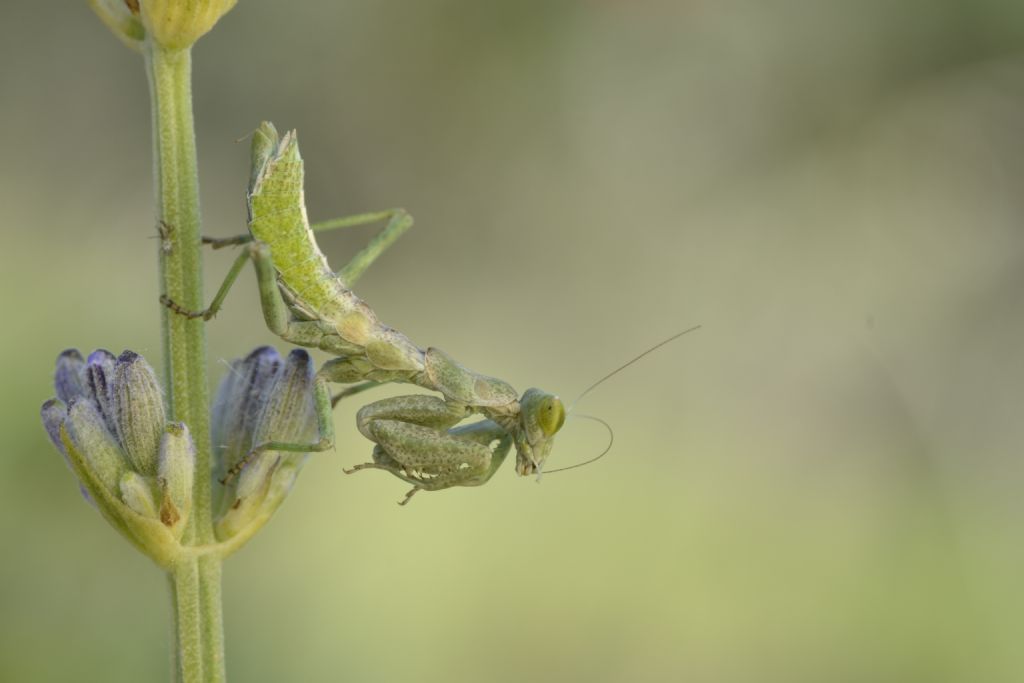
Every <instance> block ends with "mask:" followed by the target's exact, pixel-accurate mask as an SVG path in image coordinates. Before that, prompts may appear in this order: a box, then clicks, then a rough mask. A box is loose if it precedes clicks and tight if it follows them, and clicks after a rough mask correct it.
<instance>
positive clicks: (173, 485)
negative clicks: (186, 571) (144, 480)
mask: <svg viewBox="0 0 1024 683" xmlns="http://www.w3.org/2000/svg"><path fill="white" fill-rule="evenodd" d="M195 464H196V450H195V446H194V445H193V444H192V437H191V435H190V434H189V431H188V427H186V426H185V424H184V423H182V422H172V423H170V424H168V425H167V428H166V430H165V431H164V435H163V440H162V441H161V443H160V465H159V475H158V478H157V481H158V482H159V484H160V489H161V493H162V494H163V498H162V499H161V502H160V521H161V522H163V524H164V526H167V527H175V525H177V524H178V523H179V522H180V526H179V527H178V528H179V530H180V531H184V529H185V524H186V523H187V522H188V516H189V515H190V514H191V512H192V482H193V479H194V472H195ZM179 536H180V534H179Z"/></svg>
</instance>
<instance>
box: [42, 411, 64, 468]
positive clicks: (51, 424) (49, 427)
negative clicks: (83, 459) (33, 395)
mask: <svg viewBox="0 0 1024 683" xmlns="http://www.w3.org/2000/svg"><path fill="white" fill-rule="evenodd" d="M39 415H40V417H42V418H43V427H44V428H45V429H46V434H47V436H49V437H50V441H52V442H53V445H54V446H56V447H57V450H58V451H60V452H61V454H62V455H63V456H64V459H65V460H67V458H68V452H67V450H66V449H65V448H64V442H63V441H61V438H60V426H61V425H62V424H64V420H66V419H67V418H68V409H67V406H65V405H64V402H63V401H61V400H60V399H56V398H51V399H50V400H49V401H47V402H46V403H44V404H43V407H42V408H40V409H39Z"/></svg>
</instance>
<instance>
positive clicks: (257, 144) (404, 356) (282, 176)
mask: <svg viewBox="0 0 1024 683" xmlns="http://www.w3.org/2000/svg"><path fill="white" fill-rule="evenodd" d="M255 136H256V138H255V140H254V141H253V172H252V177H251V179H250V184H249V196H248V199H249V231H250V232H251V233H252V235H253V237H254V238H256V239H257V240H259V241H260V242H263V243H264V244H266V245H267V246H268V247H269V249H270V256H271V259H272V261H273V264H274V268H275V269H276V270H277V273H278V281H279V282H280V284H281V285H282V287H283V288H284V290H285V291H286V293H287V294H288V295H289V298H290V299H291V302H290V303H292V304H293V305H294V306H295V307H296V308H298V309H299V310H300V311H302V312H304V313H305V314H306V315H308V316H309V318H310V319H311V320H318V321H322V322H324V323H326V324H328V325H330V326H332V327H333V328H334V330H335V331H336V332H337V335H338V337H340V339H341V340H342V341H343V342H345V344H341V347H342V348H346V347H348V346H349V345H351V347H352V348H351V349H350V350H351V352H352V353H353V354H355V355H357V356H358V355H360V354H363V355H365V359H366V361H368V362H369V363H370V364H371V365H372V366H373V367H374V368H376V369H379V370H382V371H386V372H399V373H409V374H410V376H409V378H408V381H416V378H415V377H414V375H416V374H417V373H420V372H422V371H423V369H424V352H423V351H422V350H421V349H419V348H418V347H417V346H416V345H415V344H413V343H412V342H411V341H410V340H409V338H408V337H406V336H405V335H404V334H402V333H401V332H398V331H397V330H395V329H393V328H391V327H388V326H387V325H384V324H383V323H381V322H380V320H379V319H378V318H377V315H376V313H374V312H373V310H372V309H371V308H370V307H369V306H368V305H366V303H365V302H363V300H362V299H360V298H359V297H358V296H356V295H355V293H354V292H353V291H352V290H351V289H349V288H348V287H347V286H346V283H345V282H343V281H342V279H341V277H339V276H338V275H336V274H335V273H334V272H333V271H332V270H331V268H330V266H329V265H328V263H327V258H326V257H325V256H324V255H323V253H322V252H321V251H320V248H319V246H317V243H316V239H315V238H314V236H313V231H312V229H311V228H310V226H309V219H308V218H307V216H306V207H305V202H304V201H303V190H302V188H303V164H302V157H301V156H300V155H299V147H298V143H297V141H296V138H295V134H294V132H289V133H286V134H285V135H284V137H282V138H281V139H280V140H278V136H277V131H276V130H274V128H273V126H272V125H271V124H269V123H264V124H263V125H262V126H261V127H260V128H259V130H257V131H256V133H255ZM358 360H360V359H358V358H354V359H353V361H354V362H358ZM362 370H364V371H365V368H363V369H362Z"/></svg>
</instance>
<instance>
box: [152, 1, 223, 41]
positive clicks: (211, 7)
mask: <svg viewBox="0 0 1024 683" xmlns="http://www.w3.org/2000/svg"><path fill="white" fill-rule="evenodd" d="M235 1H236V0H140V4H141V8H142V13H141V17H142V25H143V26H144V27H145V29H146V31H148V32H149V35H150V36H151V37H152V38H153V40H155V41H156V42H157V43H159V44H160V45H162V46H163V47H168V48H173V49H181V48H186V47H189V46H191V45H192V44H193V43H194V42H196V41H197V40H199V38H200V37H201V36H202V35H203V34H204V33H206V32H207V31H209V30H210V29H211V28H213V25H214V24H216V23H217V20H219V19H220V18H221V17H222V16H223V15H225V14H227V12H228V11H229V10H230V9H231V8H232V7H234V5H235Z"/></svg>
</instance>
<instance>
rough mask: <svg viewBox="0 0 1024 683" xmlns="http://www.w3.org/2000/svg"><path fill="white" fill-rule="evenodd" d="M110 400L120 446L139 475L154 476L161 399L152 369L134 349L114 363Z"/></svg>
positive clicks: (161, 417) (160, 428)
mask: <svg viewBox="0 0 1024 683" xmlns="http://www.w3.org/2000/svg"><path fill="white" fill-rule="evenodd" d="M110 399H111V401H110V402H111V406H112V410H113V415H114V423H115V425H116V427H117V436H118V438H119V439H120V441H121V446H122V447H123V448H124V450H125V453H127V454H128V458H129V459H130V460H131V462H132V465H133V466H134V467H135V470H136V471H137V472H139V473H140V474H146V475H154V474H156V469H157V451H158V449H159V447H160V438H161V436H162V435H163V431H164V422H165V417H164V401H163V397H162V396H161V393H160V384H159V382H157V379H156V374H155V373H154V372H153V368H151V367H149V363H147V362H146V359H145V358H143V357H142V356H140V355H139V354H137V353H135V352H134V351H125V352H124V353H122V354H121V356H120V357H119V358H118V359H117V362H116V364H115V365H114V372H113V381H112V382H111V384H110Z"/></svg>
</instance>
